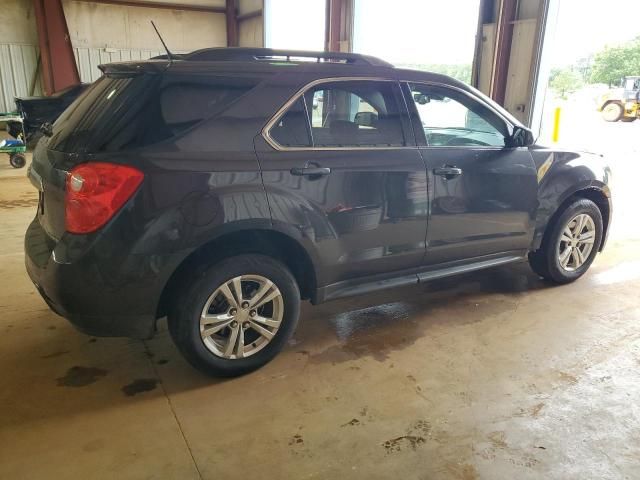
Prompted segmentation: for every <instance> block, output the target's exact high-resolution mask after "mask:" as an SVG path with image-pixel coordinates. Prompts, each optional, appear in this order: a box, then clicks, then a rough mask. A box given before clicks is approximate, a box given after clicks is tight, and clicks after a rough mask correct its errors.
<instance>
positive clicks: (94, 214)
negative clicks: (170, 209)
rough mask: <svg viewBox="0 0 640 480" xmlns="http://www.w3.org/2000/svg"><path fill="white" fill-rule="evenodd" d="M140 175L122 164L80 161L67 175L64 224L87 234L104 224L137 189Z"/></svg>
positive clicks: (140, 180)
mask: <svg viewBox="0 0 640 480" xmlns="http://www.w3.org/2000/svg"><path fill="white" fill-rule="evenodd" d="M143 178H144V174H143V173H142V172H141V171H139V170H137V169H135V168H133V167H129V166H126V165H117V164H115V163H102V162H93V163H91V162H90V163H84V164H82V165H78V166H77V167H75V168H74V169H73V170H71V171H70V172H69V173H68V174H67V185H66V186H67V188H66V192H65V227H66V230H67V231H68V232H71V233H91V232H95V231H96V230H98V229H99V228H100V227H102V226H103V225H104V224H105V223H107V222H108V221H109V220H110V219H111V218H112V217H113V216H114V215H115V214H116V212H117V211H118V210H120V208H122V206H123V205H124V204H125V203H126V201H127V200H129V198H131V195H133V193H134V192H135V191H136V190H137V189H138V187H139V186H140V183H142V179H143Z"/></svg>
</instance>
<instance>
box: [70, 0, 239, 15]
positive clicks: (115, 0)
mask: <svg viewBox="0 0 640 480" xmlns="http://www.w3.org/2000/svg"><path fill="white" fill-rule="evenodd" d="M76 1H78V2H86V3H104V4H107V5H124V6H126V7H147V8H166V9H169V10H186V11H193V12H209V13H226V12H227V9H226V7H207V6H204V5H202V6H200V5H182V4H180V3H162V2H135V1H132V0H76Z"/></svg>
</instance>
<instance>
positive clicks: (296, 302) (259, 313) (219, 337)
mask: <svg viewBox="0 0 640 480" xmlns="http://www.w3.org/2000/svg"><path fill="white" fill-rule="evenodd" d="M238 290H239V291H240V292H241V293H240V295H238ZM258 297H259V298H258ZM269 298H272V299H271V300H268V299H269ZM265 299H267V300H268V301H266V302H265V303H264V304H261V301H262V302H264V300H265ZM299 312H300V291H299V289H298V285H297V283H296V281H295V279H294V277H293V275H292V274H291V272H290V271H289V270H288V269H287V267H285V266H284V265H283V264H282V263H280V262H279V261H277V260H274V259H273V258H271V257H267V256H264V255H257V254H250V255H237V256H233V257H229V258H226V259H224V260H222V261H220V262H218V263H215V264H214V265H211V266H210V267H208V268H206V269H204V270H203V271H200V273H198V274H194V276H193V277H192V281H191V283H190V284H189V285H187V286H186V288H185V289H184V290H183V292H182V294H181V295H179V296H178V298H177V299H176V301H175V302H174V305H173V308H172V309H171V312H170V313H169V316H168V325H169V333H170V334H171V337H172V338H173V341H174V342H175V344H176V346H177V347H178V349H179V350H180V352H181V353H182V355H183V356H184V357H185V358H186V359H187V361H189V363H191V364H192V365H193V366H194V367H196V368H198V369H200V370H202V371H203V372H205V373H207V374H209V375H213V376H217V377H234V376H238V375H243V374H245V373H249V372H251V371H253V370H256V369H257V368H260V367H262V366H263V365H264V364H266V363H267V362H269V361H270V360H271V359H273V357H275V356H276V355H277V354H278V352H280V350H282V348H283V347H284V346H285V344H286V342H287V341H288V340H289V338H291V335H292V334H293V332H294V330H295V328H296V325H297V323H298V316H299Z"/></svg>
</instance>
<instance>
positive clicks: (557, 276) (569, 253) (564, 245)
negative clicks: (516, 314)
mask: <svg viewBox="0 0 640 480" xmlns="http://www.w3.org/2000/svg"><path fill="white" fill-rule="evenodd" d="M547 228H548V229H549V230H548V232H546V233H545V236H544V238H543V240H542V245H541V247H540V249H539V250H536V251H535V252H531V253H530V254H529V264H530V265H531V268H532V269H533V271H534V272H536V273H537V274H538V275H540V276H541V277H544V278H545V279H547V280H550V281H552V282H555V283H559V284H564V283H570V282H573V281H575V280H577V279H578V278H580V277H581V276H582V275H584V273H585V272H586V271H587V270H588V269H589V267H590V266H591V264H592V263H593V260H594V259H595V256H596V254H597V253H598V249H599V248H600V244H601V242H602V214H601V213H600V209H599V208H598V206H597V205H596V204H595V203H593V202H592V201H591V200H587V199H584V198H582V199H577V200H575V201H573V202H572V203H571V204H569V205H568V206H567V207H566V208H565V209H564V210H563V211H562V213H560V215H559V216H558V218H556V220H555V221H554V223H553V224H551V225H549V226H548V227H547Z"/></svg>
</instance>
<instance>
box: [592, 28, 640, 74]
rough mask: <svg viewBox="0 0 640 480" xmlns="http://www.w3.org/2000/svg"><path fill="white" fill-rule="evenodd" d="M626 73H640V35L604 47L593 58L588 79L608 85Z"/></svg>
mask: <svg viewBox="0 0 640 480" xmlns="http://www.w3.org/2000/svg"><path fill="white" fill-rule="evenodd" d="M627 75H640V37H637V38H636V39H635V40H632V41H630V42H627V43H625V44H623V45H620V46H616V47H605V49H604V50H602V51H600V52H598V53H597V54H596V56H595V58H594V62H593V67H592V69H591V77H590V80H591V82H592V83H607V84H609V86H611V84H613V83H617V82H619V81H620V79H621V78H622V77H625V76H627Z"/></svg>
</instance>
